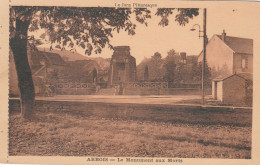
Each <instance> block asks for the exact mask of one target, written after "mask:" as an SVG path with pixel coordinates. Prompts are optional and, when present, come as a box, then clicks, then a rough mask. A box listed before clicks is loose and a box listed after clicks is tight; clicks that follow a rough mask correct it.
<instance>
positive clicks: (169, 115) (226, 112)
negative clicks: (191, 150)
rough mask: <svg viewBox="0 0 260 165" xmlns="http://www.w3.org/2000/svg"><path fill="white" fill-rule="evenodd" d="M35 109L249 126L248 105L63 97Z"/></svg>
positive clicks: (14, 103)
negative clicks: (91, 100)
mask: <svg viewBox="0 0 260 165" xmlns="http://www.w3.org/2000/svg"><path fill="white" fill-rule="evenodd" d="M35 104H36V111H39V112H42V113H57V115H64V114H66V113H69V114H71V115H76V116H79V117H84V116H85V117H87V116H94V117H98V118H106V119H120V120H121V119H123V120H140V121H144V120H148V121H156V122H171V123H184V124H201V125H213V124H217V125H224V126H228V125H230V126H249V127H251V125H252V110H251V109H230V108H219V107H207V108H202V107H201V106H187V105H185V106H184V105H147V104H119V103H87V102H65V101H36V103H35ZM9 111H10V113H14V112H19V100H10V110H9Z"/></svg>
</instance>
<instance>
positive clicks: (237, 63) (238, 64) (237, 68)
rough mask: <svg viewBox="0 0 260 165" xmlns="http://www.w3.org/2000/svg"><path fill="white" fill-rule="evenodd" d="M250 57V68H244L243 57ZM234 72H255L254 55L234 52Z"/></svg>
mask: <svg viewBox="0 0 260 165" xmlns="http://www.w3.org/2000/svg"><path fill="white" fill-rule="evenodd" d="M243 58H247V59H248V68H245V69H242V59H243ZM233 68H234V69H233V70H234V73H241V72H248V73H253V55H249V54H239V53H236V54H234V65H233Z"/></svg>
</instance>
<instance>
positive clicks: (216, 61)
mask: <svg viewBox="0 0 260 165" xmlns="http://www.w3.org/2000/svg"><path fill="white" fill-rule="evenodd" d="M202 58H203V52H201V54H200V56H199V58H198V61H202ZM206 60H207V64H208V66H209V67H210V68H211V69H212V68H213V67H215V69H216V70H217V71H218V69H222V68H223V67H224V66H227V71H225V74H227V75H229V74H232V69H233V51H232V50H231V49H230V48H229V47H228V46H227V45H226V44H225V43H224V42H223V41H222V40H221V39H220V38H219V37H217V36H216V35H214V36H213V37H212V38H211V40H210V41H209V43H208V45H207V48H206ZM223 76H226V75H223ZM212 78H213V79H214V78H215V77H212Z"/></svg>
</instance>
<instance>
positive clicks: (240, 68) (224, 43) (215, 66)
mask: <svg viewBox="0 0 260 165" xmlns="http://www.w3.org/2000/svg"><path fill="white" fill-rule="evenodd" d="M202 58H203V51H202V52H201V53H200V55H199V58H198V60H199V61H202ZM206 61H207V64H208V66H209V67H210V68H211V70H212V76H213V77H212V78H216V77H217V76H229V75H232V74H235V73H253V40H252V39H247V38H239V37H231V36H227V35H226V33H225V31H224V30H223V33H222V34H221V35H216V34H215V35H213V37H212V38H211V39H210V40H209V42H208V44H207V47H206Z"/></svg>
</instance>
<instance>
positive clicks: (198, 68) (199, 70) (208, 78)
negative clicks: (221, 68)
mask: <svg viewBox="0 0 260 165" xmlns="http://www.w3.org/2000/svg"><path fill="white" fill-rule="evenodd" d="M193 69H194V73H195V74H194V79H195V81H198V82H201V75H202V62H199V63H198V64H197V65H196V67H194V68H193ZM210 85H211V69H210V67H209V66H208V64H207V62H206V65H205V86H206V87H207V86H210Z"/></svg>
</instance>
